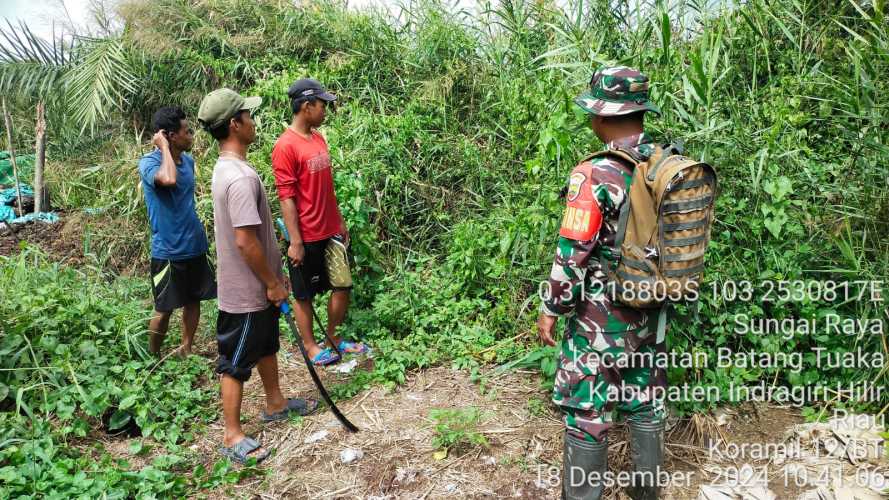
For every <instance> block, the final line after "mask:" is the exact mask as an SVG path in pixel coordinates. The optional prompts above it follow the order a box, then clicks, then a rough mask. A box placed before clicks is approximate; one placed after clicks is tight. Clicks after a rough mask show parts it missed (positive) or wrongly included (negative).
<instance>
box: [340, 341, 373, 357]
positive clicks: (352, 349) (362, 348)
mask: <svg viewBox="0 0 889 500" xmlns="http://www.w3.org/2000/svg"><path fill="white" fill-rule="evenodd" d="M336 347H337V349H339V350H340V352H345V353H348V354H364V353H366V352H369V351H370V348H369V347H367V345H365V344H364V342H352V341H351V340H346V339H343V340H340V343H339V345H337V346H336Z"/></svg>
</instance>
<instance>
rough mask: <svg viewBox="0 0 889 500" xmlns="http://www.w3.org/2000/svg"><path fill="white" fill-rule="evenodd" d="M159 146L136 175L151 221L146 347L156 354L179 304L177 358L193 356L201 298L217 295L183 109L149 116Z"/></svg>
mask: <svg viewBox="0 0 889 500" xmlns="http://www.w3.org/2000/svg"><path fill="white" fill-rule="evenodd" d="M152 125H153V127H154V132H155V134H154V138H153V139H152V141H153V142H154V145H155V146H157V148H156V149H155V150H154V151H152V152H150V153H148V154H146V155H145V156H143V157H142V159H141V160H139V176H140V177H141V178H142V191H143V192H144V194H145V205H146V206H147V207H148V221H149V223H150V224H151V285H152V290H153V292H154V309H155V315H154V317H152V319H151V321H150V322H149V323H148V330H149V342H148V348H149V350H150V351H151V352H152V353H154V354H159V353H160V348H161V344H162V343H163V340H164V336H165V335H166V334H167V329H168V328H169V325H170V315H171V314H172V313H173V310H174V309H179V308H180V307H181V308H182V346H181V347H180V348H179V355H180V356H188V355H189V354H191V346H192V343H193V342H194V333H195V331H196V330H197V328H198V319H199V318H200V316H201V304H200V302H201V301H202V300H209V299H214V298H216V279H215V274H214V271H213V267H212V266H211V265H210V262H209V261H208V260H207V250H208V245H207V234H206V233H205V232H204V225H203V224H201V221H200V219H198V214H197V212H196V211H195V205H194V184H195V180H194V159H193V158H192V157H191V155H190V154H188V153H187V152H186V151H190V150H191V145H192V143H193V142H194V131H193V130H192V129H191V128H190V127H189V125H188V120H186V119H185V113H184V112H183V111H182V110H181V109H179V108H174V107H164V108H161V109H159V110H157V112H156V113H155V114H154V117H153V118H152Z"/></svg>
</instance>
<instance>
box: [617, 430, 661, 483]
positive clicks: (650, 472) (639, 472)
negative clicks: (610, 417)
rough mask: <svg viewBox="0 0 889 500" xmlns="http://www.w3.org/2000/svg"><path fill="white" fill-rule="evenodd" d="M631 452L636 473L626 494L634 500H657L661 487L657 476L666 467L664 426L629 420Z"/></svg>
mask: <svg viewBox="0 0 889 500" xmlns="http://www.w3.org/2000/svg"><path fill="white" fill-rule="evenodd" d="M627 423H628V426H629V428H630V450H631V452H632V455H633V468H634V470H635V472H636V474H635V475H634V477H633V479H634V481H633V486H631V487H629V488H627V490H626V492H627V494H628V495H629V496H630V498H632V499H633V500H657V499H658V498H659V495H660V487H658V485H657V480H658V478H657V474H658V471H660V470H661V469H662V468H663V467H664V426H665V425H664V424H665V422H664V421H663V420H660V421H658V422H646V421H635V420H633V419H629V421H628V422H627Z"/></svg>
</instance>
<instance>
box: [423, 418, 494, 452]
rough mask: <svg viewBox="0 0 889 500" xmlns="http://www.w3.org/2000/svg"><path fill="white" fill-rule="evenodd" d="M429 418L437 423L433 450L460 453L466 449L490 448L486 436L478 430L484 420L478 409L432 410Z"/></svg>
mask: <svg viewBox="0 0 889 500" xmlns="http://www.w3.org/2000/svg"><path fill="white" fill-rule="evenodd" d="M429 417H430V418H431V419H432V420H433V421H434V422H435V428H434V429H435V437H434V438H432V447H433V448H436V449H445V450H448V451H459V450H461V449H462V448H465V447H473V446H485V447H487V446H488V440H487V439H486V438H485V436H484V434H482V433H480V432H478V430H477V429H478V424H479V422H480V421H481V418H482V413H481V411H480V410H479V409H478V408H475V407H469V408H457V409H432V410H429Z"/></svg>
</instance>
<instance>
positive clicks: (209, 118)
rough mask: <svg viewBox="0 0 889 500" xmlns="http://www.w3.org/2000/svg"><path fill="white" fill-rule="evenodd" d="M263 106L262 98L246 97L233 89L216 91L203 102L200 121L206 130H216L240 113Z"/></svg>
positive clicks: (200, 109) (199, 113) (199, 110)
mask: <svg viewBox="0 0 889 500" xmlns="http://www.w3.org/2000/svg"><path fill="white" fill-rule="evenodd" d="M260 104H262V98H261V97H244V96H242V95H241V94H239V93H237V92H235V91H234V90H232V89H226V88H222V89H216V90H214V91H213V92H210V93H209V94H207V95H206V96H204V99H203V100H202V101H201V107H200V108H198V121H199V122H200V123H201V125H202V126H203V127H204V128H206V129H212V128H216V127H218V126H219V125H222V124H223V123H225V122H226V120H228V119H230V118H231V117H233V116H235V115H236V114H237V113H238V111H243V110H247V111H253V110H254V109H256V108H258V107H259V105H260Z"/></svg>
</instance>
